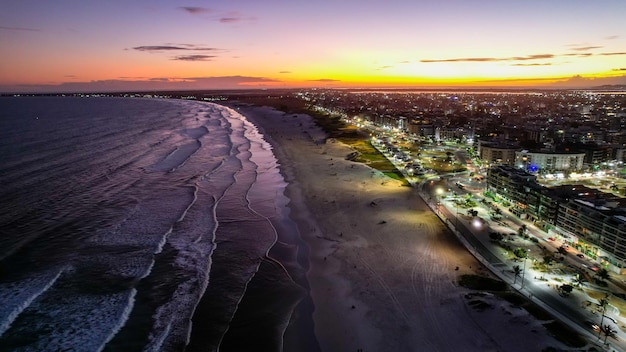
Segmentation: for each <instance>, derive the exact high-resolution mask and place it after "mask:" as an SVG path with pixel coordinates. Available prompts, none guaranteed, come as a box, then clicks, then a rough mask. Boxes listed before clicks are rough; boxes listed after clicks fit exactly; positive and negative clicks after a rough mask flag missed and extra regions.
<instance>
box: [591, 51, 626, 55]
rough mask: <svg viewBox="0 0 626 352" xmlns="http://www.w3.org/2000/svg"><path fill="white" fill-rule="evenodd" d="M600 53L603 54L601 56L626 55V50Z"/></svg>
mask: <svg viewBox="0 0 626 352" xmlns="http://www.w3.org/2000/svg"><path fill="white" fill-rule="evenodd" d="M598 55H601V56H613V55H626V51H622V52H614V53H600V54H598Z"/></svg>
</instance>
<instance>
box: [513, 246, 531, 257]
mask: <svg viewBox="0 0 626 352" xmlns="http://www.w3.org/2000/svg"><path fill="white" fill-rule="evenodd" d="M513 254H515V256H516V257H518V258H526V257H527V256H528V251H526V250H525V249H524V248H520V247H517V248H515V249H514V250H513Z"/></svg>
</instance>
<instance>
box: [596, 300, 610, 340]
mask: <svg viewBox="0 0 626 352" xmlns="http://www.w3.org/2000/svg"><path fill="white" fill-rule="evenodd" d="M608 298H609V294H608V293H607V294H606V296H604V298H602V299H601V300H600V302H599V303H598V304H599V305H600V308H602V318H601V319H600V332H598V338H600V334H602V323H603V322H604V313H606V306H607V305H608V304H609V300H608ZM605 341H606V339H605Z"/></svg>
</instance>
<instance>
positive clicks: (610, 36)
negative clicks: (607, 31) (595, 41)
mask: <svg viewBox="0 0 626 352" xmlns="http://www.w3.org/2000/svg"><path fill="white" fill-rule="evenodd" d="M617 38H619V35H609V36H608V37H604V39H606V40H614V39H617Z"/></svg>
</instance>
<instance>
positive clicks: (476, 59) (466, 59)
mask: <svg viewBox="0 0 626 352" xmlns="http://www.w3.org/2000/svg"><path fill="white" fill-rule="evenodd" d="M551 58H554V55H553V54H536V55H527V56H513V57H500V58H498V57H464V58H454V59H434V60H420V62H424V63H431V62H498V61H526V60H542V59H551Z"/></svg>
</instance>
